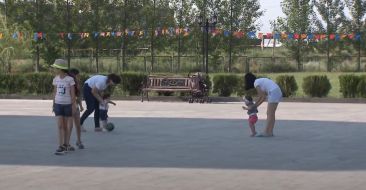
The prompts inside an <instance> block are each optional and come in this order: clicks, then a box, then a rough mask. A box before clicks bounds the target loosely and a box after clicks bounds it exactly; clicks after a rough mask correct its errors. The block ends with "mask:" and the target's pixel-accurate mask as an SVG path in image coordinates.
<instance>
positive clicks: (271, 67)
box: [261, 63, 297, 73]
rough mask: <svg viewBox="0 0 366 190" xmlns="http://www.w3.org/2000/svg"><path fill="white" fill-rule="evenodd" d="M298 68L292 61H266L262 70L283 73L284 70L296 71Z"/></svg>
mask: <svg viewBox="0 0 366 190" xmlns="http://www.w3.org/2000/svg"><path fill="white" fill-rule="evenodd" d="M296 70H297V69H296V68H295V67H294V66H293V65H291V64H290V63H275V64H272V63H266V64H263V66H262V67H261V71H262V72H268V73H283V72H295V71H296Z"/></svg>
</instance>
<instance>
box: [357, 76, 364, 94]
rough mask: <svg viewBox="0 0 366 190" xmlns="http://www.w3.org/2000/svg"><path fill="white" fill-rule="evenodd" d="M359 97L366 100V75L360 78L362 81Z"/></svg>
mask: <svg viewBox="0 0 366 190" xmlns="http://www.w3.org/2000/svg"><path fill="white" fill-rule="evenodd" d="M357 92H358V96H359V97H361V98H366V75H362V76H360V81H359V83H358V85H357Z"/></svg>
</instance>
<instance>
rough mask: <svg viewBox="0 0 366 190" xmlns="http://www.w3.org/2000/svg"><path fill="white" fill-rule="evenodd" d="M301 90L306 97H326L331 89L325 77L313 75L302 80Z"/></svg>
mask: <svg viewBox="0 0 366 190" xmlns="http://www.w3.org/2000/svg"><path fill="white" fill-rule="evenodd" d="M302 88H303V91H304V93H305V94H306V95H308V96H311V97H326V96H327V95H328V93H329V91H330V89H331V88H332V87H331V85H330V82H329V79H328V77H327V76H326V75H313V76H307V77H305V78H304V79H303V83H302Z"/></svg>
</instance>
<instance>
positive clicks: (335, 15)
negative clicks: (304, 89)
mask: <svg viewBox="0 0 366 190" xmlns="http://www.w3.org/2000/svg"><path fill="white" fill-rule="evenodd" d="M315 7H316V9H317V11H318V13H319V15H320V17H321V18H319V19H320V21H321V22H317V23H318V32H326V33H327V36H328V39H327V40H326V43H325V44H324V43H320V44H319V45H318V46H317V47H318V50H319V51H320V52H323V50H324V49H326V52H327V70H328V71H332V69H333V64H332V61H331V58H330V56H331V55H330V54H331V52H334V54H337V55H342V53H343V52H342V50H343V48H342V46H343V44H342V43H343V42H340V43H337V42H335V41H331V40H330V34H334V33H337V32H342V31H346V29H347V24H346V20H347V19H346V16H345V13H344V8H345V5H344V2H343V1H342V0H317V1H315ZM324 45H325V47H324ZM337 47H338V48H337Z"/></svg>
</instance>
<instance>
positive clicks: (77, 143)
mask: <svg viewBox="0 0 366 190" xmlns="http://www.w3.org/2000/svg"><path fill="white" fill-rule="evenodd" d="M76 146H77V147H78V148H79V149H84V145H83V143H82V142H76Z"/></svg>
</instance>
